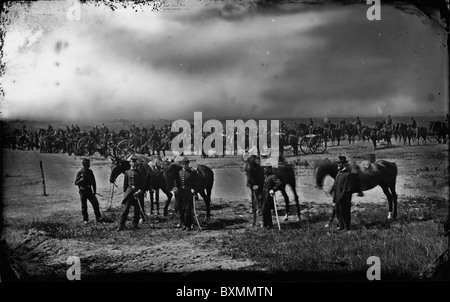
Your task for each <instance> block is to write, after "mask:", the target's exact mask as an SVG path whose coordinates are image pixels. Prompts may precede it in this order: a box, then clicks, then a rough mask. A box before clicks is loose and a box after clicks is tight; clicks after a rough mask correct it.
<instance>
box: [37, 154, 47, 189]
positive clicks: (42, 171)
mask: <svg viewBox="0 0 450 302" xmlns="http://www.w3.org/2000/svg"><path fill="white" fill-rule="evenodd" d="M39 165H40V167H41V175H42V187H43V189H44V196H47V192H46V191H45V178H44V169H43V168H42V160H40V161H39Z"/></svg>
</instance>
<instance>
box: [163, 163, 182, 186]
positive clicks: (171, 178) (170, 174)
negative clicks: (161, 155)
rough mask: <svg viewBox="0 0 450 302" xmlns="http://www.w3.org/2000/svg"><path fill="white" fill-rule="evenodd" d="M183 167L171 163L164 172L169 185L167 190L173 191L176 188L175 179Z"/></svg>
mask: <svg viewBox="0 0 450 302" xmlns="http://www.w3.org/2000/svg"><path fill="white" fill-rule="evenodd" d="M181 168H182V167H181V165H180V164H179V163H175V162H174V163H170V164H169V166H168V167H167V168H166V169H165V170H164V173H163V175H164V179H165V180H166V183H167V190H169V191H171V190H172V189H173V187H174V183H175V177H176V175H177V173H178V172H179V171H180V170H181Z"/></svg>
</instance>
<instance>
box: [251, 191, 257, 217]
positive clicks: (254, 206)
mask: <svg viewBox="0 0 450 302" xmlns="http://www.w3.org/2000/svg"><path fill="white" fill-rule="evenodd" d="M252 193H253V200H252V211H253V226H255V225H256V211H257V202H258V199H257V196H256V192H255V189H253V188H252Z"/></svg>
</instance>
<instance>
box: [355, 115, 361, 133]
mask: <svg viewBox="0 0 450 302" xmlns="http://www.w3.org/2000/svg"><path fill="white" fill-rule="evenodd" d="M355 126H356V130H358V135H359V137H361V127H362V121H361V120H360V119H359V116H357V117H356V120H355Z"/></svg>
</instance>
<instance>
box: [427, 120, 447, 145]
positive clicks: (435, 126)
mask: <svg viewBox="0 0 450 302" xmlns="http://www.w3.org/2000/svg"><path fill="white" fill-rule="evenodd" d="M429 131H430V132H431V133H435V134H436V137H437V141H438V143H440V142H441V140H442V143H445V142H446V141H447V135H448V126H447V124H446V123H444V122H441V121H435V122H430V127H429Z"/></svg>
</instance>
